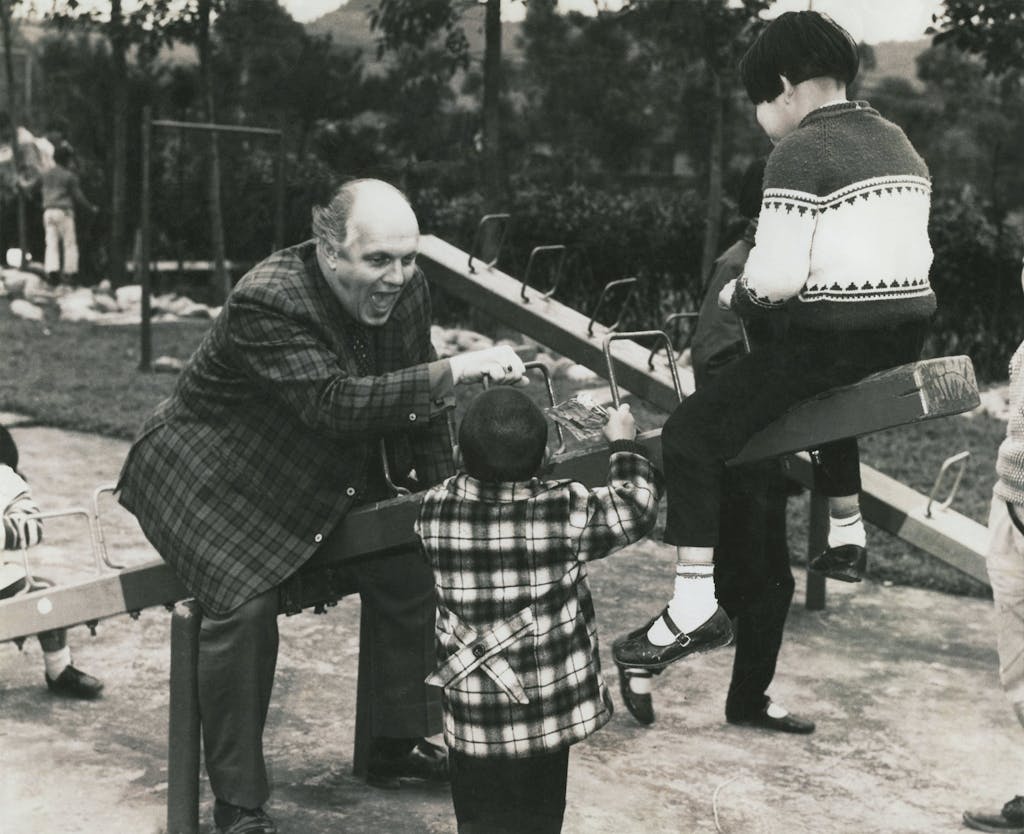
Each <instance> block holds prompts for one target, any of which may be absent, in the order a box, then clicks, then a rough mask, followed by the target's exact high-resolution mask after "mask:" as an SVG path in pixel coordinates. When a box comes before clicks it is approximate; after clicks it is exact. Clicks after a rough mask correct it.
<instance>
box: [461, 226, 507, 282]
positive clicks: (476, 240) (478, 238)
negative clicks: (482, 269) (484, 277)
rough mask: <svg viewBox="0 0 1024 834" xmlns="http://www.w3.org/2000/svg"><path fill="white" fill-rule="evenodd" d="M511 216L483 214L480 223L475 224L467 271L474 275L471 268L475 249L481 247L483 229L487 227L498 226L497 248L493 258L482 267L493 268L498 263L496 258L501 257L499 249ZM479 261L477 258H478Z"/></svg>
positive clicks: (502, 243)
mask: <svg viewBox="0 0 1024 834" xmlns="http://www.w3.org/2000/svg"><path fill="white" fill-rule="evenodd" d="M510 219H511V215H508V214H485V215H484V216H483V217H481V218H480V222H479V223H478V224H477V227H476V232H475V233H474V234H473V245H472V246H471V247H470V249H469V264H468V266H469V271H470V273H475V272H476V269H475V268H474V266H473V259H474V258H476V257H477V249H479V248H480V247H481V246H482V245H483V238H484V229H485V228H486V227H487V226H488V225H492V226H493V225H495V224H498V228H499V234H498V246H497V248H496V249H495V252H494V258H493V259H492V260H490V261H484V266H486V267H487V268H488V269H489V268H490V267H492V266H494V265H495V264H496V263H497V262H498V258H499V257H500V256H501V247H502V245H504V243H505V235H506V234H507V232H508V225H509V220H510ZM478 260H479V258H478Z"/></svg>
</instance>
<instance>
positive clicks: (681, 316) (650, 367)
mask: <svg viewBox="0 0 1024 834" xmlns="http://www.w3.org/2000/svg"><path fill="white" fill-rule="evenodd" d="M698 316H700V313H697V312H686V313H672V315H670V316H669V317H668V318H666V319H665V322H664V324H662V325H661V329H662V330H664V331H665V333H666V334H668V328H669V326H670V325H671V324H672V323H673V322H675V321H678V320H679V319H696V318H697V317H698ZM658 347H659V342H655V343H654V347H652V348H651V354H650V356H648V357H647V368H648V370H651V371H653V370H654V357H655V356H656V355H657V353H658Z"/></svg>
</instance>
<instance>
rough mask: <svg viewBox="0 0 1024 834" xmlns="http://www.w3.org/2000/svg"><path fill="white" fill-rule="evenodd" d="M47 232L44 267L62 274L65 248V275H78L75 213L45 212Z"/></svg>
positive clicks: (44, 224) (67, 211)
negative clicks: (62, 259) (62, 253)
mask: <svg viewBox="0 0 1024 834" xmlns="http://www.w3.org/2000/svg"><path fill="white" fill-rule="evenodd" d="M43 228H44V229H45V230H46V256H45V258H44V264H43V267H44V268H45V269H46V271H47V272H48V273H49V272H60V250H61V246H62V245H63V247H64V274H65V275H77V274H78V240H77V238H76V237H75V213H74V212H73V211H71V210H70V209H59V208H48V209H46V211H44V212H43Z"/></svg>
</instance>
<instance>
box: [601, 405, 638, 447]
mask: <svg viewBox="0 0 1024 834" xmlns="http://www.w3.org/2000/svg"><path fill="white" fill-rule="evenodd" d="M607 411H608V422H607V423H605V424H604V428H603V429H602V431H603V432H604V436H605V437H606V438H607V440H608V442H609V443H614V442H615V441H616V440H634V439H636V420H634V419H633V412H631V411H630V410H629V404H628V403H623V404H622V405H620V406H619V407H618V408H614V407H609V408H608V409H607Z"/></svg>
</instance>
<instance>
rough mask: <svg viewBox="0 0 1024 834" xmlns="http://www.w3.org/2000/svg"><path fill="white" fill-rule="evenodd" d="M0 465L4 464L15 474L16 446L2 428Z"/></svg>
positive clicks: (16, 469)
mask: <svg viewBox="0 0 1024 834" xmlns="http://www.w3.org/2000/svg"><path fill="white" fill-rule="evenodd" d="M0 464H6V465H7V466H9V467H11V469H13V470H14V471H15V472H17V471H18V446H17V444H16V443H15V442H14V438H13V437H11V433H10V432H9V431H7V429H6V428H5V427H4V426H0Z"/></svg>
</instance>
